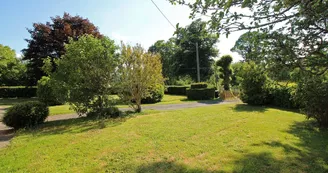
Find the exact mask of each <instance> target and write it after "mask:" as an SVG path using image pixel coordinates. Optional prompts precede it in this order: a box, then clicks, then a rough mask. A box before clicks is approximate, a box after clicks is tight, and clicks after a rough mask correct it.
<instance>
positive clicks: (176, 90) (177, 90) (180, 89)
mask: <svg viewBox="0 0 328 173" xmlns="http://www.w3.org/2000/svg"><path fill="white" fill-rule="evenodd" d="M188 88H189V87H187V86H168V87H167V94H172V95H183V96H185V95H187V89H188Z"/></svg>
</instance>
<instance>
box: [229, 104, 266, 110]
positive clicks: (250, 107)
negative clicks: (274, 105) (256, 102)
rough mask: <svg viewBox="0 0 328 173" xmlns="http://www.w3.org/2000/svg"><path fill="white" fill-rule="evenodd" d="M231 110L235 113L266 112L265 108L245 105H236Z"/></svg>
mask: <svg viewBox="0 0 328 173" xmlns="http://www.w3.org/2000/svg"><path fill="white" fill-rule="evenodd" d="M232 109H233V111H235V112H265V111H267V107H263V106H250V105H247V104H237V105H236V106H234V107H233V108H232Z"/></svg>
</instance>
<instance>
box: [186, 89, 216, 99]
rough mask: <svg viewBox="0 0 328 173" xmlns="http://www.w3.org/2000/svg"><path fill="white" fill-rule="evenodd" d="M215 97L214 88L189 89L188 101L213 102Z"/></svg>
mask: <svg viewBox="0 0 328 173" xmlns="http://www.w3.org/2000/svg"><path fill="white" fill-rule="evenodd" d="M214 97H215V89H214V88H197V89H187V98H188V100H211V99H214Z"/></svg>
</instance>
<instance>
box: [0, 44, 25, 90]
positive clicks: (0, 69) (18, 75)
mask: <svg viewBox="0 0 328 173" xmlns="http://www.w3.org/2000/svg"><path fill="white" fill-rule="evenodd" d="M25 71H26V67H25V65H24V64H23V63H22V62H21V60H19V59H17V58H16V53H15V51H14V50H12V49H11V48H10V47H8V46H3V45H1V44H0V86H17V85H22V84H24V82H25V81H24V80H25V78H24V77H25V75H24V73H25Z"/></svg>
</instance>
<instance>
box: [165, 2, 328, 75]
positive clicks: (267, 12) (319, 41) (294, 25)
mask: <svg viewBox="0 0 328 173" xmlns="http://www.w3.org/2000/svg"><path fill="white" fill-rule="evenodd" d="M170 1H171V2H172V3H174V4H175V3H179V4H185V5H188V6H189V7H190V8H191V10H192V12H191V17H192V18H194V17H195V16H196V15H197V14H198V13H201V14H203V15H208V14H210V17H211V19H210V21H209V23H210V28H211V29H213V30H214V31H216V32H217V33H218V34H226V35H227V36H228V35H229V34H230V33H231V32H235V31H242V30H245V31H250V30H255V29H257V30H260V31H261V32H263V33H264V34H265V35H267V38H266V39H264V41H266V42H267V43H266V44H267V46H266V48H267V49H268V50H271V52H272V54H270V55H272V56H270V58H271V59H272V60H277V61H275V62H276V63H285V64H287V62H288V63H289V64H293V65H295V66H298V67H300V68H301V69H303V70H306V71H309V72H311V73H314V74H323V73H325V72H326V71H327V69H328V65H327V64H328V58H327V57H328V54H327V49H328V41H327V39H328V29H327V22H328V21H327V20H328V18H327V15H328V10H327V8H328V1H326V0H266V1H251V0H248V1H244V0H234V1H225V0H198V1H191V2H190V1H185V0H170ZM245 21H247V22H245ZM262 40H263V39H262ZM282 58H283V59H282ZM279 61H280V62H279ZM281 61H282V62H281Z"/></svg>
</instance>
